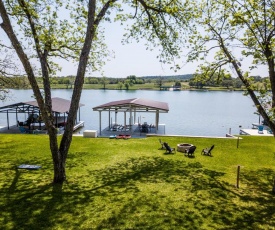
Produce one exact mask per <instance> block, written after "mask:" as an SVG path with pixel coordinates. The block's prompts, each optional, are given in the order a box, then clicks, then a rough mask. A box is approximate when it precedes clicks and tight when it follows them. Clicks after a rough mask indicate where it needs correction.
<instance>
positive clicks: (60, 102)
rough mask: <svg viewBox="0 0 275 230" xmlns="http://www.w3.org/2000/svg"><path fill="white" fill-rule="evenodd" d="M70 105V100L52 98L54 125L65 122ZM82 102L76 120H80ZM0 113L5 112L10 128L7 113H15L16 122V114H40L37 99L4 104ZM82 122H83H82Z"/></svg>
mask: <svg viewBox="0 0 275 230" xmlns="http://www.w3.org/2000/svg"><path fill="white" fill-rule="evenodd" d="M70 105H71V101H70V100H66V99H63V98H59V97H54V98H52V110H53V113H54V116H55V118H56V125H58V124H57V123H58V122H63V123H66V116H67V113H68V111H69V108H70ZM82 106H84V104H81V103H80V104H79V113H78V120H79V121H80V107H82ZM0 113H6V114H7V127H8V129H9V128H10V121H9V114H15V116H16V122H17V121H18V114H20V113H25V114H28V115H30V114H38V115H40V110H39V106H38V103H37V101H28V102H19V103H16V104H11V105H6V106H3V107H0ZM83 123H84V122H83Z"/></svg>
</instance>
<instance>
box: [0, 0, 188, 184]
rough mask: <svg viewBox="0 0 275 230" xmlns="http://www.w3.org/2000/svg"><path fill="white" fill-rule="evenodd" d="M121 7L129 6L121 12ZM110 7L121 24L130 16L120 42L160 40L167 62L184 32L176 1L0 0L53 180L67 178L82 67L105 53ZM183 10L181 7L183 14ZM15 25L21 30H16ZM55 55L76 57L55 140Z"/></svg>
mask: <svg viewBox="0 0 275 230" xmlns="http://www.w3.org/2000/svg"><path fill="white" fill-rule="evenodd" d="M123 7H125V8H128V9H132V11H131V12H130V13H127V12H126V13H125V14H123ZM111 10H113V11H114V12H117V14H116V16H115V17H114V20H120V21H121V23H124V22H125V21H127V20H130V19H132V20H134V22H133V24H132V26H131V27H129V31H128V35H126V36H125V39H124V42H126V43H127V42H129V40H130V39H131V38H135V39H137V40H139V39H141V38H144V39H146V41H148V43H149V42H151V44H152V45H153V46H159V45H161V46H162V47H163V49H162V50H161V54H160V59H163V60H164V59H167V60H168V61H172V60H173V56H174V55H177V54H178V53H177V52H178V49H177V48H176V45H177V43H176V41H177V39H178V38H179V35H180V34H183V32H180V31H181V30H183V28H184V25H180V23H179V22H184V20H183V17H187V16H186V15H188V14H189V12H191V10H190V9H189V7H188V5H184V4H183V3H182V1H180V0H175V1H158V0H152V1H144V0H125V1H123V2H122V3H121V4H119V2H118V0H106V1H95V0H87V1H84V0H80V1H79V0H76V1H59V0H55V1H52V0H41V1H37V0H32V1H25V0H18V1H17V0H10V1H5V0H0V15H1V19H2V22H0V23H1V24H0V26H1V28H2V29H3V31H4V32H5V34H6V36H7V38H8V40H9V41H10V43H11V46H10V48H13V49H14V50H15V52H16V54H17V56H18V57H19V59H20V62H21V63H22V66H23V69H24V71H25V72H26V75H27V76H28V80H29V82H30V84H31V87H32V90H33V92H34V95H35V98H36V100H37V102H38V105H39V108H40V111H41V114H42V118H43V120H44V122H45V125H46V128H47V130H48V135H49V139H50V150H51V155H52V159H53V166H54V179H53V182H54V183H60V184H62V183H63V182H64V181H65V179H66V172H65V165H66V159H67V155H68V150H69V148H70V145H71V142H72V134H73V125H74V121H75V118H76V113H77V110H78V105H79V102H80V97H81V91H82V88H83V83H84V76H85V73H86V71H87V69H89V70H91V71H92V70H97V69H99V68H100V67H101V65H102V64H104V57H106V55H107V53H106V52H105V51H106V47H105V45H104V43H103V42H102V41H103V40H102V39H103V36H102V34H101V31H100V29H101V28H102V27H100V24H102V22H104V21H112V18H111V16H110V14H111ZM183 10H186V14H184V13H183ZM132 12H133V13H132ZM66 16H70V18H69V17H68V18H67V17H66ZM186 25H187V24H186ZM18 30H20V33H19V34H16V33H15V31H18ZM1 38H2V36H1ZM55 58H63V59H66V60H72V61H77V62H78V68H77V73H76V77H75V81H74V88H73V93H72V97H71V100H72V101H73V102H74V103H71V105H70V109H69V113H68V118H67V125H66V128H65V130H64V134H63V136H62V138H61V141H60V143H59V141H58V140H57V132H56V127H55V125H54V117H53V112H52V101H51V83H50V77H51V76H53V75H54V74H55V73H56V71H57V70H58V68H59V66H58V65H57V63H56V59H55ZM31 59H34V60H35V61H37V63H39V71H40V74H41V76H42V78H43V91H44V95H42V93H41V91H40V88H39V86H38V83H37V79H36V74H37V73H36V71H35V69H36V68H35V67H36V66H34V64H33V62H31Z"/></svg>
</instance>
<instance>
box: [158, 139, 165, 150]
mask: <svg viewBox="0 0 275 230" xmlns="http://www.w3.org/2000/svg"><path fill="white" fill-rule="evenodd" d="M159 143H160V145H161V148H160V149H165V146H164V142H162V141H161V139H159Z"/></svg>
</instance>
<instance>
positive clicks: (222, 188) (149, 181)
mask: <svg viewBox="0 0 275 230" xmlns="http://www.w3.org/2000/svg"><path fill="white" fill-rule="evenodd" d="M242 138H243V139H241V140H240V142H239V147H238V148H237V140H236V139H234V140H233V139H215V138H186V137H162V138H161V139H162V141H166V142H168V143H169V145H170V146H172V147H176V144H177V143H192V144H194V145H196V146H197V150H196V152H195V158H188V157H185V156H184V154H182V153H180V152H177V153H176V154H173V155H169V154H164V153H165V151H164V150H160V149H159V147H160V144H159V141H158V137H149V138H144V139H133V138H132V139H129V140H115V139H107V138H82V137H74V138H73V143H72V146H71V149H70V153H69V156H68V160H67V166H66V168H67V177H68V181H67V183H65V184H64V185H63V187H62V188H61V187H60V186H55V187H53V186H52V185H51V180H52V177H53V173H52V162H51V156H50V151H49V149H48V148H49V147H48V137H47V136H44V135H27V134H26V135H23V134H18V135H3V134H2V135H0V166H1V167H0V178H1V180H0V191H1V196H0V210H1V214H0V229H66V230H67V229H192V230H193V229H274V226H275V205H274V201H275V196H274V195H273V194H272V193H271V189H272V178H273V176H275V155H274V153H275V145H274V143H275V142H274V138H273V137H249V136H244V137H242ZM212 144H215V148H214V150H213V152H212V154H213V156H212V157H209V156H202V155H201V154H200V152H201V150H202V149H203V148H205V147H210V146H211V145H212ZM20 164H37V165H41V166H42V168H41V169H40V170H33V171H29V170H22V169H17V166H19V165H20ZM238 165H240V166H241V170H240V188H239V189H238V188H236V172H237V166H238Z"/></svg>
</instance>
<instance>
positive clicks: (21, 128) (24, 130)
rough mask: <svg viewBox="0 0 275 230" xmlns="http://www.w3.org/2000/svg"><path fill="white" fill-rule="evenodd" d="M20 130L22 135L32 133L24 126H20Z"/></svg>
mask: <svg viewBox="0 0 275 230" xmlns="http://www.w3.org/2000/svg"><path fill="white" fill-rule="evenodd" d="M19 130H20V133H31V131H30V130H29V129H26V128H25V127H23V126H19Z"/></svg>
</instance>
